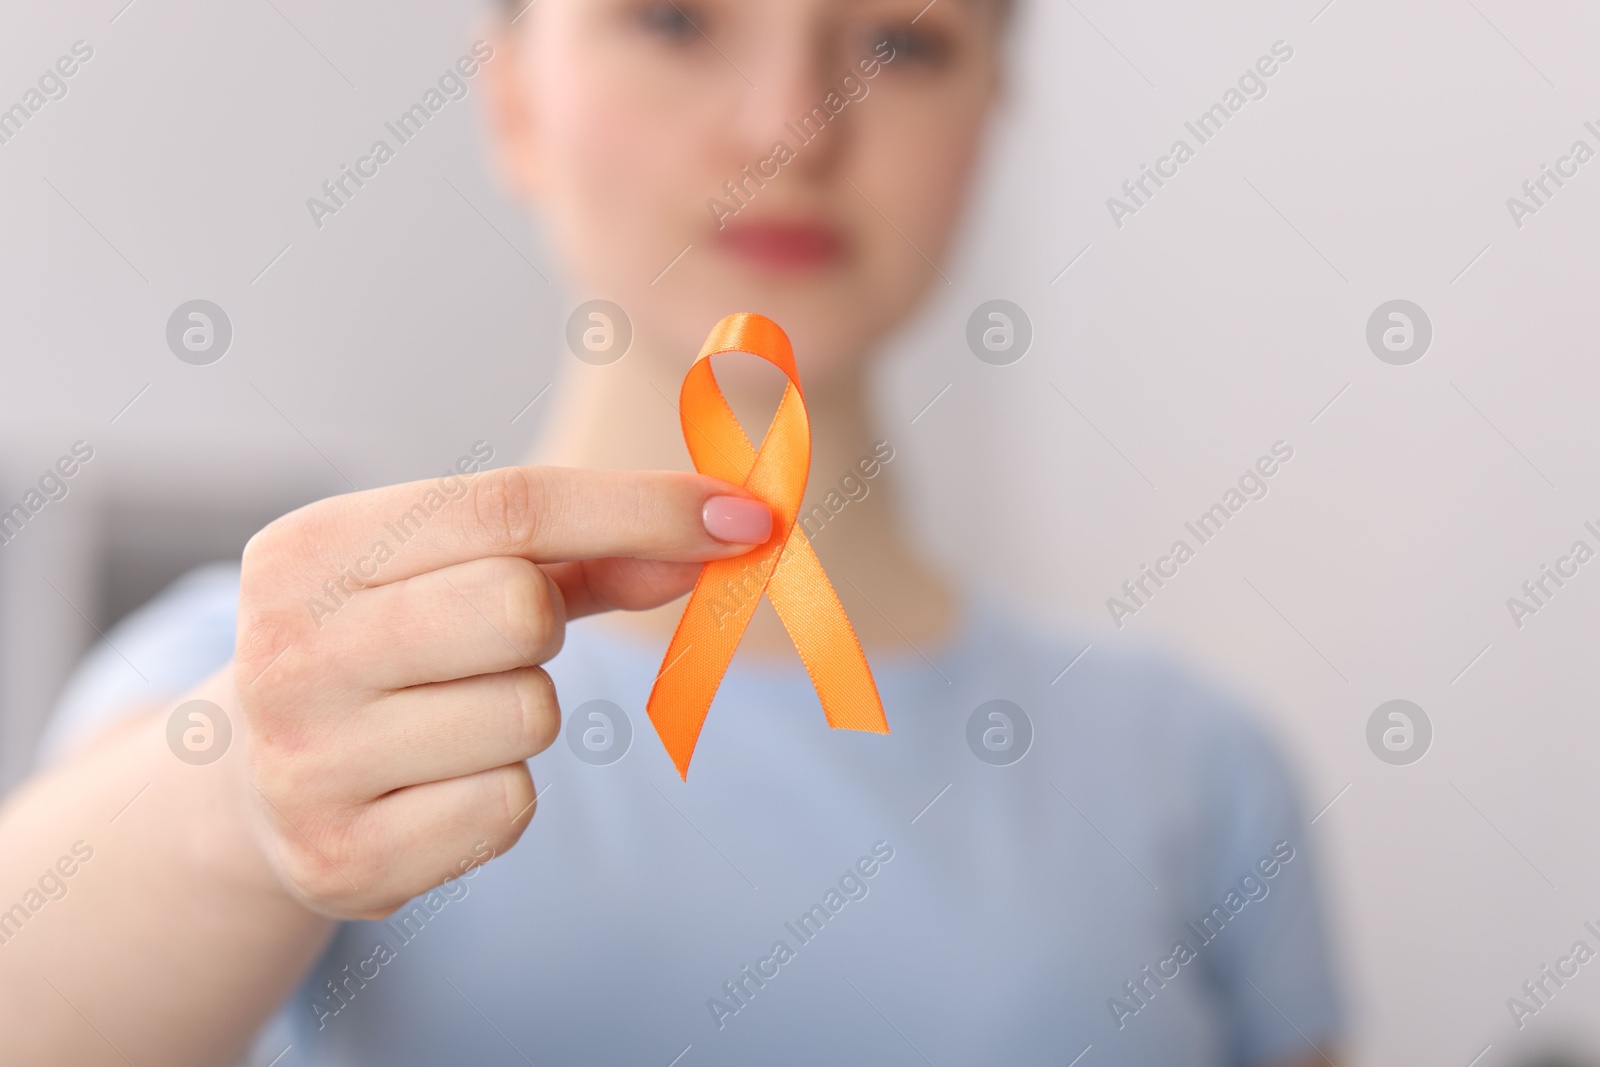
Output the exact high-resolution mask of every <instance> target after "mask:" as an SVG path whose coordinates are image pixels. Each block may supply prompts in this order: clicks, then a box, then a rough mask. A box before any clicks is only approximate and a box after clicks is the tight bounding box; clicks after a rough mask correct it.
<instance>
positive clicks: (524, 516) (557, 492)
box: [246, 467, 771, 586]
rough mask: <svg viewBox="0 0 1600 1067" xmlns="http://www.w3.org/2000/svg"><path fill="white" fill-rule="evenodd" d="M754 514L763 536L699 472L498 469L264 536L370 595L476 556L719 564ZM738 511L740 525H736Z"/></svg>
mask: <svg viewBox="0 0 1600 1067" xmlns="http://www.w3.org/2000/svg"><path fill="white" fill-rule="evenodd" d="M730 497H731V498H734V500H732V501H729V500H728V499H727V498H730ZM717 498H721V499H717ZM708 502H711V507H710V508H709V509H708V507H707V504H708ZM762 512H764V513H765V515H766V521H767V523H768V524H769V525H768V529H769V530H770V522H771V511H770V509H768V508H767V506H766V505H765V504H763V503H761V502H760V501H758V500H756V499H755V498H754V497H752V496H751V495H750V493H749V492H747V491H746V490H744V489H743V488H741V487H739V486H736V485H732V484H730V483H728V482H724V481H721V480H719V479H716V478H711V477H708V476H706V475H703V474H688V473H684V472H681V471H595V470H580V469H577V468H572V467H499V468H495V469H492V470H487V471H482V472H479V473H477V474H473V475H465V476H457V475H448V476H446V477H444V478H440V479H437V480H431V481H422V482H408V483H405V484H402V485H393V486H386V487H384V488H381V489H370V490H365V491H362V492H357V493H349V494H346V495H344V496H339V497H332V498H329V499H327V500H322V501H318V502H317V503H315V504H311V505H308V506H306V507H304V508H301V509H300V510H299V511H296V512H292V513H290V514H289V515H287V516H285V517H284V518H283V519H280V520H278V522H276V523H274V524H273V525H272V526H269V527H268V528H267V531H263V534H266V533H267V532H268V531H272V530H273V529H274V528H275V527H280V524H282V525H284V526H288V527H291V528H292V529H293V531H294V533H295V534H296V535H298V536H295V537H293V538H292V540H293V541H294V542H296V543H297V545H298V552H299V554H300V556H301V558H300V559H298V560H297V561H296V569H299V568H302V567H304V565H305V560H304V558H303V556H304V554H305V553H306V552H307V551H308V550H309V552H310V554H312V555H313V556H315V557H317V558H319V559H320V560H321V561H323V562H324V563H325V564H326V567H327V570H328V573H329V574H330V575H332V576H338V575H339V574H341V573H348V574H352V575H354V576H356V577H358V578H359V580H360V584H362V585H367V586H372V585H387V584H389V583H392V582H398V581H403V580H405V579H407V578H412V577H415V576H417V575H419V574H426V573H428V572H430V571H435V570H438V569H440V568H442V567H449V566H453V565H455V564H458V563H465V562H468V561H470V560H474V559H481V558H483V557H485V556H521V557H523V558H524V559H529V560H532V561H533V562H535V563H566V562H571V561H576V560H585V559H602V558H608V557H618V556H621V557H631V558H635V559H653V560H669V561H676V562H686V563H688V562H703V561H706V560H714V559H726V558H728V557H730V556H738V555H742V554H743V553H745V552H748V551H750V550H751V548H753V547H754V545H755V544H759V543H761V542H763V541H765V540H766V539H767V534H766V533H762V532H761V530H760V529H759V528H757V526H758V524H757V523H756V522H755V521H754V520H755V519H756V517H757V516H759V514H760V513H762ZM730 513H732V514H734V516H735V520H736V521H733V522H731V523H730V522H729V521H728V520H727V516H728V515H729V514H730ZM745 513H748V517H747V518H745V521H744V522H742V523H741V522H739V521H737V519H738V518H739V517H740V516H742V515H745ZM708 524H709V525H711V526H713V527H715V528H716V529H717V530H718V532H719V533H722V534H724V536H727V534H728V531H730V530H732V532H733V535H734V536H740V537H750V536H757V535H759V539H758V540H756V541H745V540H741V541H730V540H720V539H719V538H718V537H714V536H712V534H711V532H710V530H708ZM257 537H258V539H261V540H263V541H264V542H266V543H268V544H270V543H271V541H272V539H271V538H270V537H263V536H262V535H257ZM255 543H256V540H255V539H253V540H252V545H255ZM246 551H247V552H249V551H250V549H249V548H248V547H247V549H246Z"/></svg>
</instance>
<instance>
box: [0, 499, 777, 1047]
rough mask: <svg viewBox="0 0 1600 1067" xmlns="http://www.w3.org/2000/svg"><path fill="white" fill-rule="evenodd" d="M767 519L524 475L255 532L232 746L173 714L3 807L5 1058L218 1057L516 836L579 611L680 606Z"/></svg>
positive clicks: (318, 508)
mask: <svg viewBox="0 0 1600 1067" xmlns="http://www.w3.org/2000/svg"><path fill="white" fill-rule="evenodd" d="M713 498H718V499H719V500H720V503H718V504H711V503H710V502H711V501H712V500H713ZM741 517H742V520H741ZM758 519H759V520H763V521H755V520H758ZM396 523H398V524H399V527H401V528H403V530H397V527H396V525H395V524H396ZM771 526H772V522H771V512H770V511H769V510H768V508H767V506H766V505H765V504H762V503H761V502H759V501H757V500H754V499H752V498H750V497H749V495H748V494H747V493H746V492H745V491H744V490H742V489H738V488H735V487H732V486H729V485H727V484H726V483H723V482H719V481H717V480H715V479H712V478H707V477H704V476H701V475H691V474H678V473H668V472H653V473H652V472H640V473H621V472H599V471H578V470H564V469H560V468H516V467H512V468H504V469H500V470H495V471H489V472H485V473H482V474H479V475H476V476H475V477H474V478H473V479H472V481H471V482H470V483H466V482H463V481H461V480H460V479H456V480H455V482H454V484H453V486H450V485H445V484H444V483H443V482H441V484H440V486H434V485H431V484H427V483H413V484H411V485H401V486H391V487H389V488H386V489H375V490H370V491H367V492H362V493H354V494H350V495H348V496H344V497H336V498H333V499H331V500H325V501H321V502H319V503H317V504H313V505H311V506H310V507H307V508H302V509H301V510H300V511H297V512H295V513H293V514H290V515H287V516H285V517H284V518H282V519H279V520H278V521H277V522H274V523H273V524H272V525H270V526H268V527H267V528H266V529H265V530H263V531H262V532H261V533H259V534H257V535H256V536H255V537H254V538H252V539H251V542H250V544H249V545H248V546H247V547H246V549H245V552H244V558H243V561H242V564H241V581H240V596H239V615H238V617H239V622H238V641H237V653H236V655H235V658H234V662H233V663H232V664H231V667H232V669H231V670H223V671H220V672H218V673H217V674H215V675H213V676H212V677H211V678H210V679H208V680H207V681H206V682H204V683H203V684H202V685H201V686H200V687H198V688H197V689H196V690H194V691H193V692H191V693H190V694H188V698H191V699H203V700H209V701H211V702H212V703H214V704H215V705H217V707H218V708H220V709H221V714H223V715H225V716H226V717H227V719H228V721H229V723H230V724H231V727H232V734H233V739H232V743H231V744H230V745H229V748H228V749H227V751H226V752H225V753H224V754H223V756H222V757H221V758H220V759H218V760H217V761H216V762H214V763H210V764H205V765H199V766H197V765H194V764H193V763H192V762H190V761H186V760H185V759H182V758H179V756H178V754H177V751H176V749H174V748H169V747H168V731H167V718H168V715H169V714H170V712H171V709H172V708H173V707H176V703H175V704H173V705H169V706H168V707H166V708H159V709H153V710H152V711H151V712H148V713H146V714H143V715H140V716H137V717H136V718H134V719H133V720H131V721H129V722H127V723H126V724H124V725H123V726H121V727H119V728H118V729H116V730H115V731H114V732H112V733H111V734H109V735H108V736H106V737H105V738H103V739H102V740H101V741H100V742H98V743H97V744H96V745H95V746H94V747H92V748H91V749H89V750H86V751H84V752H82V753H80V754H78V755H76V756H74V757H71V758H69V759H67V760H66V761H64V762H63V763H62V764H61V765H60V766H59V767H58V768H57V769H55V770H51V771H48V772H46V773H43V774H41V775H39V776H38V777H37V778H35V779H34V780H33V781H31V782H29V783H28V784H26V785H25V786H24V787H23V788H22V789H21V790H20V791H19V792H18V793H17V794H16V795H15V796H13V797H12V798H11V799H10V801H9V802H8V803H7V804H6V805H5V808H4V809H3V810H0V938H3V941H0V1062H3V1063H5V1064H7V1067H22V1065H31V1064H50V1065H60V1064H65V1063H71V1064H74V1065H80V1064H99V1063H106V1064H121V1063H137V1064H162V1065H164V1067H172V1065H187V1064H195V1065H200V1064H217V1063H223V1062H227V1061H228V1060H229V1059H230V1057H232V1056H233V1055H235V1054H236V1053H237V1052H238V1051H239V1049H240V1048H241V1047H242V1046H243V1045H244V1044H245V1043H246V1042H247V1041H248V1040H249V1038H250V1036H251V1035H252V1034H253V1032H254V1031H255V1030H256V1028H257V1027H258V1026H259V1024H260V1023H261V1021H262V1020H263V1019H264V1018H266V1017H267V1016H268V1015H269V1014H270V1013H271V1012H272V1011H273V1010H274V1009H275V1008H276V1006H277V1005H278V1004H279V1003H280V1002H281V1001H282V1000H283V998H284V996H285V994H286V993H288V992H289V990H290V989H291V988H292V986H293V985H294V983H295V982H296V981H297V980H298V978H299V977H300V975H302V974H303V973H304V972H305V971H306V969H307V968H308V967H309V966H310V965H311V964H312V963H313V962H314V960H315V958H316V956H317V955H318V953H319V951H320V950H321V949H322V948H323V946H324V945H325V944H326V942H327V939H328V937H329V935H330V931H331V929H332V926H333V920H335V919H344V918H362V919H367V918H381V917H383V916H386V915H389V914H391V913H392V912H393V911H394V910H395V909H396V908H397V907H399V906H400V905H401V904H403V903H405V902H406V901H407V900H409V899H411V898H412V897H414V896H416V895H417V894H419V893H423V892H426V891H427V890H429V889H432V888H433V887H435V886H437V885H439V884H441V883H442V882H444V881H445V880H446V879H447V878H450V877H452V876H455V875H458V874H460V873H462V870H463V869H464V868H462V867H461V866H460V864H461V862H462V857H466V856H468V855H469V854H476V851H477V850H476V849H475V848H474V844H475V843H479V842H481V843H487V844H488V845H490V846H491V849H492V851H491V852H490V853H489V854H490V855H493V854H495V853H499V852H504V851H506V850H507V849H508V848H510V847H511V846H512V845H513V844H515V843H516V841H517V839H518V838H519V837H520V836H521V834H522V831H523V829H524V828H525V827H526V826H527V824H528V821H529V819H531V818H532V814H533V809H534V790H533V782H532V780H531V778H530V777H529V774H528V768H527V765H526V762H525V761H526V760H527V759H528V758H529V757H531V756H533V755H536V754H537V753H539V752H541V751H543V750H544V749H545V748H547V747H548V746H549V745H550V743H551V742H552V741H554V740H555V737H556V734H557V732H558V730H559V729H560V724H561V712H560V708H559V706H558V704H557V702H556V695H555V691H554V687H553V685H552V684H551V682H550V678H549V676H548V675H547V674H546V673H545V672H544V671H543V669H542V668H540V667H539V666H538V664H540V663H543V662H545V661H546V660H548V659H549V658H551V657H552V656H554V655H555V654H556V652H557V651H558V650H559V649H560V647H561V644H562V640H563V637H564V634H565V627H566V623H567V621H568V619H569V618H574V617H577V616H579V615H583V614H587V613H589V612H594V611H601V610H606V609H609V608H612V607H631V608H644V607H654V606H656V605H658V604H663V603H666V602H667V601H669V600H672V599H674V598H675V597H678V596H680V595H682V594H683V593H686V592H688V591H689V589H690V587H691V586H692V585H693V584H694V581H695V578H696V576H697V575H698V573H699V571H700V566H699V564H700V563H701V562H703V561H705V560H710V559H723V558H729V557H732V556H737V555H740V554H742V553H744V552H747V551H749V549H750V547H751V546H752V545H753V544H759V543H762V542H764V541H766V540H767V539H768V537H769V536H770V532H771ZM402 534H403V536H402ZM391 541H392V542H394V543H393V544H390V543H389V542H391ZM378 545H382V546H383V548H382V550H381V551H379V550H378V548H377V546H378ZM352 568H353V570H354V572H355V573H359V574H360V576H361V577H360V578H359V579H357V578H355V577H353V576H352ZM318 605H321V610H318ZM476 862H481V860H477V861H469V863H468V868H466V869H470V866H472V865H473V864H474V863H476ZM68 871H70V874H69V873H68ZM13 902H16V904H15V906H13Z"/></svg>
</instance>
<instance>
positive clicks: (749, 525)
mask: <svg viewBox="0 0 1600 1067" xmlns="http://www.w3.org/2000/svg"><path fill="white" fill-rule="evenodd" d="M700 520H701V521H702V522H704V523H705V526H706V533H708V534H710V535H711V536H712V537H715V538H716V539H717V540H718V541H728V542H731V543H733V544H741V545H759V544H762V543H763V542H765V541H766V539H767V538H769V537H771V536H772V509H771V508H769V507H767V505H765V504H763V503H762V502H761V501H759V500H748V499H746V498H745V497H742V496H714V497H712V498H711V499H710V500H707V501H706V506H705V507H704V508H703V509H702V510H701V512H700Z"/></svg>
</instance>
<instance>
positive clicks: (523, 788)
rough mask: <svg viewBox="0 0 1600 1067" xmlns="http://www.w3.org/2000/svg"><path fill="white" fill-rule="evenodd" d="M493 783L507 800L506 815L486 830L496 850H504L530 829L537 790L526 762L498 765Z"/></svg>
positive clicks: (536, 800)
mask: <svg viewBox="0 0 1600 1067" xmlns="http://www.w3.org/2000/svg"><path fill="white" fill-rule="evenodd" d="M489 773H490V775H491V777H492V786H493V788H494V789H495V790H496V791H498V793H499V795H500V797H501V798H502V801H503V803H504V808H503V811H504V812H505V814H504V816H502V817H501V818H498V819H495V820H494V822H495V824H496V825H494V826H493V827H490V828H487V829H486V830H485V831H484V832H485V834H486V836H487V837H488V838H489V844H490V845H491V846H492V847H493V848H494V849H495V851H496V852H504V851H506V850H507V849H509V848H510V847H511V846H512V845H515V844H516V843H517V841H518V840H520V839H521V837H522V831H523V830H525V829H527V827H528V823H529V821H530V820H531V819H532V818H533V813H534V810H535V809H536V808H537V806H538V803H539V802H538V794H537V793H536V792H535V791H534V788H533V775H532V774H530V773H529V772H528V766H527V764H525V763H513V764H511V765H509V766H506V767H497V768H495V769H494V770H493V771H491V772H489Z"/></svg>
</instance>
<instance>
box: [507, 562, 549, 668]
mask: <svg viewBox="0 0 1600 1067" xmlns="http://www.w3.org/2000/svg"><path fill="white" fill-rule="evenodd" d="M500 558H501V559H502V560H503V563H502V564H501V566H502V567H503V568H504V570H503V572H502V574H501V575H499V576H497V579H498V580H497V584H498V585H499V588H500V595H501V597H502V606H501V617H502V618H503V619H504V620H505V626H506V631H507V634H506V636H507V639H508V640H510V642H511V644H512V645H513V646H514V647H515V648H516V649H517V651H518V652H520V653H522V654H523V655H526V656H529V657H530V658H531V657H534V656H537V655H540V654H541V653H542V652H543V651H544V650H545V649H546V648H547V647H548V646H549V644H550V643H551V639H552V638H553V637H554V636H555V633H556V629H557V627H558V626H559V625H560V620H559V619H558V617H557V613H556V606H555V603H554V602H553V600H552V599H551V596H550V580H549V579H548V578H546V577H545V574H544V572H543V571H542V570H540V569H539V568H538V567H537V566H536V565H535V564H533V563H531V562H529V561H528V560H525V559H517V558H513V557H508V556H502V557H500Z"/></svg>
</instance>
